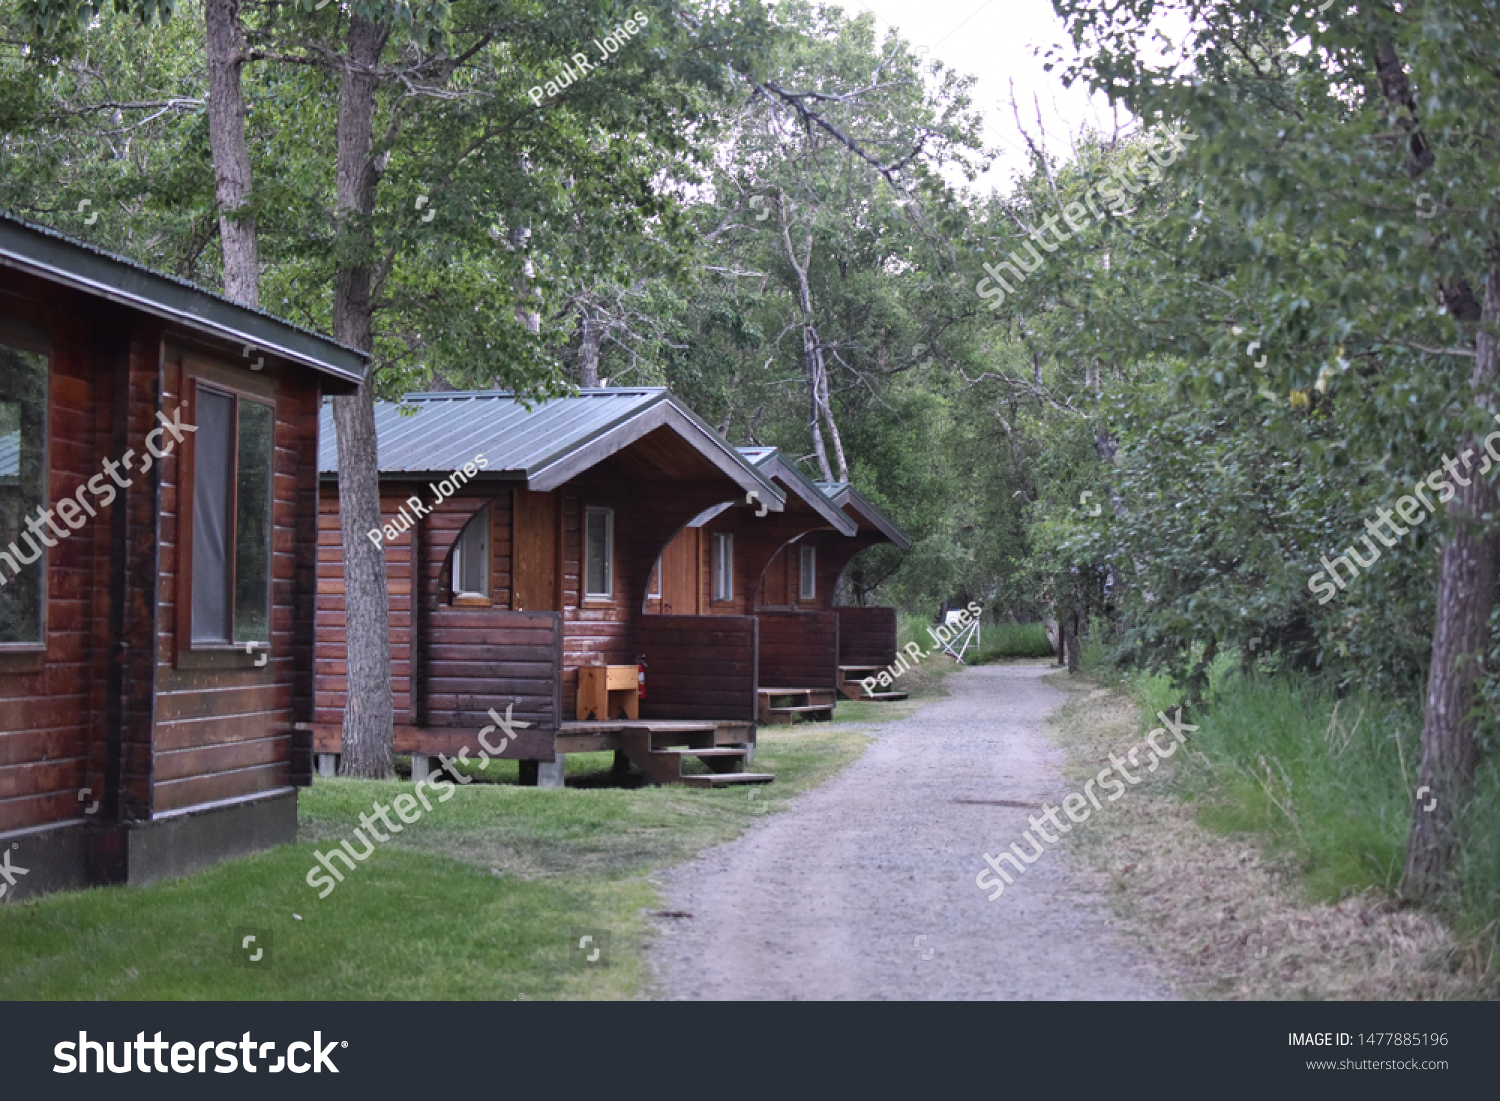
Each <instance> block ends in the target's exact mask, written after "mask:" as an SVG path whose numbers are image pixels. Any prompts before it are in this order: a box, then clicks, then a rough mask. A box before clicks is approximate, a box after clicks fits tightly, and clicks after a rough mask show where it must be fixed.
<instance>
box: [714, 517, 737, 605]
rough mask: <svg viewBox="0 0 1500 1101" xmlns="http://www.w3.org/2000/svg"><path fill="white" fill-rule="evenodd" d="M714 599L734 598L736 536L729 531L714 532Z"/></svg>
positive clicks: (723, 601)
mask: <svg viewBox="0 0 1500 1101" xmlns="http://www.w3.org/2000/svg"><path fill="white" fill-rule="evenodd" d="M713 568H714V600H715V601H716V602H718V603H727V602H729V601H731V600H733V599H734V536H733V534H731V533H730V532H727V531H716V532H714V554H713Z"/></svg>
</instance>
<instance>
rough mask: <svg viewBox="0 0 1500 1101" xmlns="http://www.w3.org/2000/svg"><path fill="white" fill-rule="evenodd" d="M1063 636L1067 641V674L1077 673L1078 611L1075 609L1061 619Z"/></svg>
mask: <svg viewBox="0 0 1500 1101" xmlns="http://www.w3.org/2000/svg"><path fill="white" fill-rule="evenodd" d="M1063 635H1064V638H1065V639H1066V640H1067V650H1068V673H1069V674H1070V675H1071V674H1073V673H1076V672H1078V610H1077V609H1076V608H1075V609H1074V610H1073V611H1071V612H1069V613H1068V615H1067V616H1066V617H1065V618H1064V619H1063Z"/></svg>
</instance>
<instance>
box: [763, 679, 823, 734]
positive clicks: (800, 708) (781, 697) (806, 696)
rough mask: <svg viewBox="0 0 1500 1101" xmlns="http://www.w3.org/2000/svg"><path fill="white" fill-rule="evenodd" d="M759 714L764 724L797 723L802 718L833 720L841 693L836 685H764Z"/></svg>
mask: <svg viewBox="0 0 1500 1101" xmlns="http://www.w3.org/2000/svg"><path fill="white" fill-rule="evenodd" d="M758 699H759V701H760V706H759V714H760V721H761V722H763V723H781V724H783V725H785V724H789V723H792V722H795V721H796V720H797V719H798V718H803V719H820V720H823V721H825V722H826V721H832V719H833V708H834V704H835V703H837V701H838V693H837V692H836V691H835V690H834V689H832V688H762V689H760V690H759V693H758Z"/></svg>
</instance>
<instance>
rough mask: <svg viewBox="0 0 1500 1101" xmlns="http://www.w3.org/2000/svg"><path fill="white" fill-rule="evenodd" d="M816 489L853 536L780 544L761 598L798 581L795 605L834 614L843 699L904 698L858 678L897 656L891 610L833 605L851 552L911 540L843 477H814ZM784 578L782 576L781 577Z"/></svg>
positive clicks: (815, 535)
mask: <svg viewBox="0 0 1500 1101" xmlns="http://www.w3.org/2000/svg"><path fill="white" fill-rule="evenodd" d="M817 485H818V489H819V490H820V491H821V492H822V493H823V494H824V496H826V497H827V498H828V500H829V501H831V502H832V503H833V505H834V506H835V507H837V508H838V509H839V510H840V511H841V512H842V513H844V515H846V516H847V517H848V518H849V519H850V520H851V521H853V523H854V524H855V527H856V530H855V532H854V534H853V535H850V536H839V535H834V534H833V533H831V532H825V531H816V532H811V533H809V534H808V535H807V536H805V537H804V538H803V539H801V540H799V541H798V543H797V544H796V545H795V546H789V547H787V548H785V549H784V550H783V551H782V553H781V555H780V556H779V559H778V560H773V561H772V562H771V564H770V565H768V566H767V567H766V582H765V584H766V587H765V588H764V589H763V591H762V593H761V594H760V595H759V598H758V599H759V600H760V601H761V602H762V603H768V602H769V601H771V600H775V599H780V596H781V593H782V592H783V591H784V590H783V589H782V588H780V587H779V586H781V585H783V584H785V585H787V586H790V585H792V584H796V585H800V586H802V587H803V591H807V592H810V593H811V597H810V598H809V599H808V600H807V601H806V602H805V603H803V604H799V607H807V608H810V609H817V610H818V611H821V612H823V613H827V614H832V615H834V616H836V617H837V619H838V659H837V661H836V663H835V669H834V677H835V681H834V683H835V687H836V688H837V690H838V692H839V694H840V695H841V696H843V697H845V698H846V699H851V700H858V699H866V700H887V701H893V700H904V699H905V698H906V693H905V692H902V691H900V690H887V691H881V692H868V691H866V690H865V689H864V688H863V687H862V686H861V685H860V683H859V682H860V680H861V679H865V678H869V677H872V676H875V675H876V674H878V673H879V672H880V671H881V670H883V669H885V668H886V667H887V666H889V665H892V664H894V663H895V661H896V609H895V608H889V607H882V606H877V605H868V606H866V605H851V604H836V603H835V601H836V599H838V597H839V595H840V592H841V590H840V582H841V579H842V578H843V575H844V571H845V570H846V569H847V568H848V566H849V563H851V562H852V561H853V560H854V558H855V556H856V555H858V554H860V553H861V552H862V551H865V550H868V549H869V548H870V547H874V546H879V545H881V544H883V543H890V544H892V545H894V546H895V547H896V548H897V549H898V550H903V551H906V550H910V549H911V540H910V539H908V538H907V537H906V535H905V533H904V532H902V531H901V529H900V528H898V527H897V526H896V525H895V523H894V522H893V521H892V520H891V518H890V517H889V516H887V515H886V514H885V513H884V512H882V511H881V510H880V509H878V508H877V507H875V505H874V504H873V503H871V502H870V500H869V499H868V498H867V497H865V496H864V495H862V494H861V493H860V492H859V491H858V490H856V489H855V488H854V487H853V486H852V485H850V484H849V483H848V482H819V483H817ZM783 577H785V578H786V581H785V582H783V581H782V580H781V579H782V578H783Z"/></svg>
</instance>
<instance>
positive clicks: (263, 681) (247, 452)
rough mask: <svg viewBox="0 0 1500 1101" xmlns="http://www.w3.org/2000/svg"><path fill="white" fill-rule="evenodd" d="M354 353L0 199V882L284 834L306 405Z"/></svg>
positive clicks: (303, 605)
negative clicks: (7, 869) (20, 212)
mask: <svg viewBox="0 0 1500 1101" xmlns="http://www.w3.org/2000/svg"><path fill="white" fill-rule="evenodd" d="M365 369H366V360H365V357H364V356H363V355H362V354H360V353H359V352H355V351H352V350H350V349H348V348H344V347H342V346H340V345H338V344H335V343H333V342H331V341H329V340H325V339H323V338H322V337H319V336H317V335H316V334H314V333H311V332H307V331H305V330H303V329H300V328H297V327H295V326H292V325H290V324H288V323H286V322H283V321H279V320H277V319H275V318H273V317H270V316H269V315H267V314H264V313H261V312H259V311H256V310H250V309H246V308H244V307H241V306H238V305H235V304H233V303H231V302H228V301H227V300H225V299H223V298H220V297H218V296H216V295H213V294H210V293H208V292H206V291H203V290H201V289H199V288H197V287H194V286H191V285H189V284H187V283H183V282H180V281H178V280H175V279H171V278H168V277H165V276H162V275H158V274H156V273H154V272H151V271H149V270H147V269H145V268H142V267H139V266H137V265H135V264H134V263H131V262H130V261H127V260H123V259H120V258H117V257H113V256H109V255H107V254H105V253H102V252H99V251H96V250H95V249H93V248H91V247H88V246H86V245H82V244H80V243H78V242H75V241H71V240H69V239H67V238H64V237H61V236H58V235H57V234H54V233H52V232H51V231H49V230H45V229H42V228H40V227H36V226H31V225H28V224H26V223H24V222H19V221H16V220H14V219H11V218H9V217H5V216H0V851H5V852H7V853H8V857H9V863H10V865H11V867H12V869H22V868H24V869H25V872H24V874H22V873H20V872H19V871H12V873H11V874H10V875H9V876H7V877H6V879H5V880H0V897H3V899H4V900H5V901H10V900H11V899H15V898H25V897H27V896H29V895H36V894H39V893H42V892H45V891H50V890H58V889H67V888H74V887H84V886H89V885H97V884H108V883H127V882H128V883H144V882H149V881H151V880H154V879H160V878H163V877H167V876H173V875H181V874H185V873H188V872H192V871H195V870H198V869H201V868H204V867H207V866H209V865H211V864H214V863H216V862H218V861H220V860H223V859H227V858H229V857H233V856H237V855H241V854H244V853H248V852H253V851H256V850H259V849H263V848H267V847H270V846H273V845H277V844H282V843H284V842H289V841H292V840H294V839H295V837H296V832H297V796H296V787H297V786H298V785H305V784H306V783H308V782H309V780H310V778H311V765H312V760H311V745H310V743H308V742H307V741H306V740H305V739H299V736H298V734H297V733H296V730H295V724H296V723H298V722H305V721H307V720H309V719H310V718H311V715H312V703H313V699H312V689H313V684H312V648H313V615H314V598H315V584H316V570H317V561H316V546H317V524H318V513H317V495H318V470H317V450H318V444H317V433H318V409H319V405H320V403H321V396H322V394H325V393H349V392H352V391H353V390H354V388H355V387H356V386H357V385H358V382H359V380H360V379H361V378H362V377H363V375H364V372H365Z"/></svg>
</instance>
